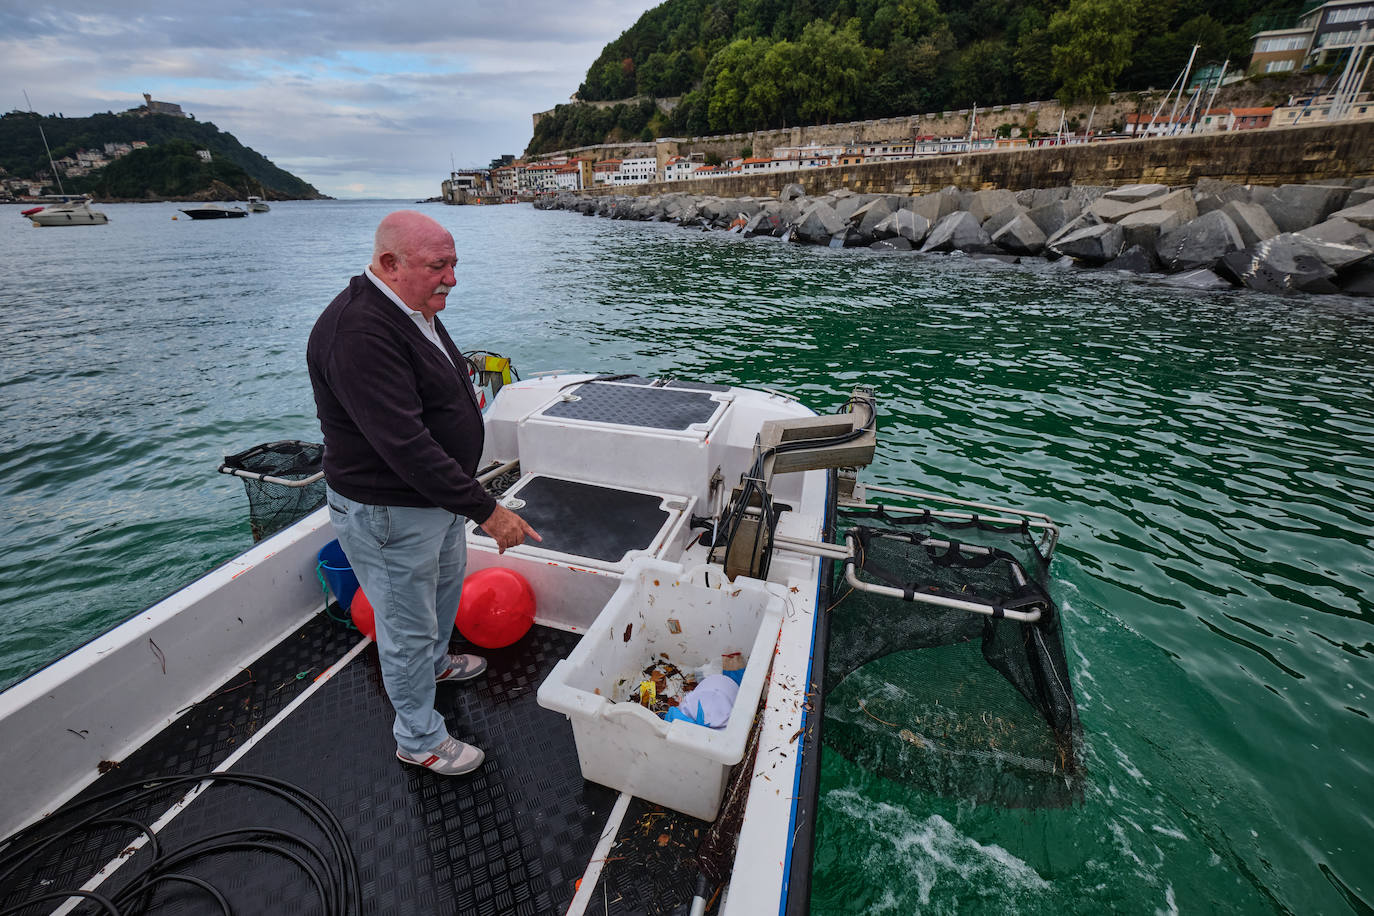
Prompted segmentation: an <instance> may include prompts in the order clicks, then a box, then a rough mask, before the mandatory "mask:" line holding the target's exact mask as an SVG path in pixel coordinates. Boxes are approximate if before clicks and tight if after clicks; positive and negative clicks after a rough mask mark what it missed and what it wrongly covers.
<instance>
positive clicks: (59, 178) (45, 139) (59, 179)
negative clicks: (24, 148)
mask: <svg viewBox="0 0 1374 916" xmlns="http://www.w3.org/2000/svg"><path fill="white" fill-rule="evenodd" d="M23 92H24V104H25V105H27V106H29V111H33V103H32V102H30V101H29V91H28V90H27V89H25V90H23ZM33 113H34V114H35V115H37V114H38V112H36V111H33ZM38 136H40V137H42V138H43V152H45V153H47V154H48V168H50V169H52V177H53V178H55V179H56V180H57V193H59V194H61V195H62V196H63V197H66V196H67V191H66V189H65V188H63V187H62V176H61V175H59V174H57V164H56V163H55V162H53V161H52V150H50V149H48V135H47V134H45V133H43V117H42V115H39V117H38Z"/></svg>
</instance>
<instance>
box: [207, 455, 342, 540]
mask: <svg viewBox="0 0 1374 916" xmlns="http://www.w3.org/2000/svg"><path fill="white" fill-rule="evenodd" d="M323 461H324V446H323V445H319V444H317V443H314V442H297V441H295V440H286V441H281V442H266V443H263V444H262V445H255V446H253V447H252V448H250V449H248V450H247V451H243V452H239V453H238V454H236V455H225V456H224V463H223V464H221V465H220V467H219V469H220V472H221V473H223V474H232V475H233V476H235V477H238V478H239V479H240V480H242V481H243V489H244V490H245V491H247V493H248V515H249V523H250V525H251V526H252V529H253V540H254V541H260V540H262V539H263V538H265V537H267V536H268V535H271V534H275V533H277V532H278V531H280V530H281V529H283V528H285V527H286V526H287V525H290V524H291V523H293V522H295V521H297V520H299V519H302V518H304V517H305V516H307V515H309V514H310V513H311V512H314V511H315V510H316V509H318V508H320V506H323V505H324V475H323V474H322V473H321V467H322V464H323Z"/></svg>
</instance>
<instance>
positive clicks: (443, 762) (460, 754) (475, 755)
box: [396, 735, 487, 776]
mask: <svg viewBox="0 0 1374 916" xmlns="http://www.w3.org/2000/svg"><path fill="white" fill-rule="evenodd" d="M486 757H487V755H486V754H484V753H482V751H481V749H480V748H475V747H473V746H472V745H471V744H464V743H463V742H461V741H459V740H457V739H456V738H454V737H453V736H452V735H450V736H449V737H447V738H445V739H444V740H443V741H441V742H439V746H438V747H436V748H435V749H434V750H432V751H430V752H429V753H428V754H414V755H411V754H408V753H406V752H405V751H403V750H401V749H400V748H399V747H398V748H396V759H397V760H399V761H401V762H402V763H409V764H411V765H412V766H417V767H424V768H425V769H427V770H429V771H430V772H431V773H438V774H439V775H440V776H462V775H463V774H465V773H471V772H472V771H473V770H475V769H477V768H478V767H480V766H481V765H482V761H483V760H485V759H486Z"/></svg>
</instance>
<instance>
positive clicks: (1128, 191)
mask: <svg viewBox="0 0 1374 916" xmlns="http://www.w3.org/2000/svg"><path fill="white" fill-rule="evenodd" d="M1168 193H1169V189H1168V187H1166V186H1165V185H1162V184H1128V185H1122V186H1121V187H1119V188H1112V189H1111V190H1110V191H1108V192H1107V193H1106V194H1103V195H1102V198H1103V199H1104V200H1119V201H1122V202H1123V203H1139V202H1140V201H1142V200H1148V199H1149V198H1151V197H1163V196H1164V195H1165V194H1168Z"/></svg>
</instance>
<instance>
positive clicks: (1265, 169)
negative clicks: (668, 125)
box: [582, 121, 1374, 197]
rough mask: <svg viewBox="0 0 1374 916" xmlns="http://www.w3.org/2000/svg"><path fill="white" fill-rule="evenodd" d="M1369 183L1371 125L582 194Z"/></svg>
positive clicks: (1372, 172)
mask: <svg viewBox="0 0 1374 916" xmlns="http://www.w3.org/2000/svg"><path fill="white" fill-rule="evenodd" d="M1372 176H1374V122H1368V121H1361V122H1345V123H1340V124H1330V125H1316V126H1313V127H1293V128H1270V129H1266V130H1253V131H1234V132H1227V133H1218V134H1204V135H1197V136H1190V137H1167V138H1153V139H1148V140H1115V141H1104V142H1099V143H1092V144H1086V145H1083V146H1063V147H1042V148H1039V149H1019V150H1001V151H994V152H981V153H959V154H955V155H949V156H932V157H927V158H924V159H911V160H904V161H899V162H875V163H865V164H862V165H850V166H836V167H834V168H828V169H804V170H801V171H795V172H773V173H771V174H764V175H756V176H744V175H740V176H734V177H729V178H709V179H700V180H696V181H688V182H654V183H648V184H639V185H621V186H619V187H615V188H594V189H590V190H587V191H584V192H582V193H584V194H610V195H615V194H621V195H624V194H639V195H643V194H668V193H673V192H683V191H685V192H688V193H691V194H713V195H718V196H722V197H776V196H777V194H778V192H779V191H780V190H781V189H782V187H783V186H785V185H787V184H791V183H793V182H796V183H798V184H801V185H802V186H803V187H804V188H805V189H806V192H807V194H809V195H820V194H825V193H827V192H829V191H835V190H839V189H848V190H851V191H856V192H859V193H876V194H922V193H927V192H930V191H936V190H939V189H940V188H945V187H949V186H951V185H953V186H956V187H959V188H964V189H967V190H980V189H986V188H1005V189H1008V190H1012V191H1019V190H1025V189H1029V188H1047V187H1054V186H1057V185H1067V184H1083V185H1103V186H1111V187H1116V186H1121V185H1128V184H1139V183H1142V182H1157V183H1160V184H1166V185H1172V186H1181V185H1193V184H1196V183H1197V182H1198V180H1199V179H1203V178H1215V179H1218V180H1221V181H1228V182H1234V183H1236V184H1258V185H1274V186H1277V185H1282V184H1298V183H1302V182H1309V181H1331V180H1342V179H1349V178H1366V177H1372Z"/></svg>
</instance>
